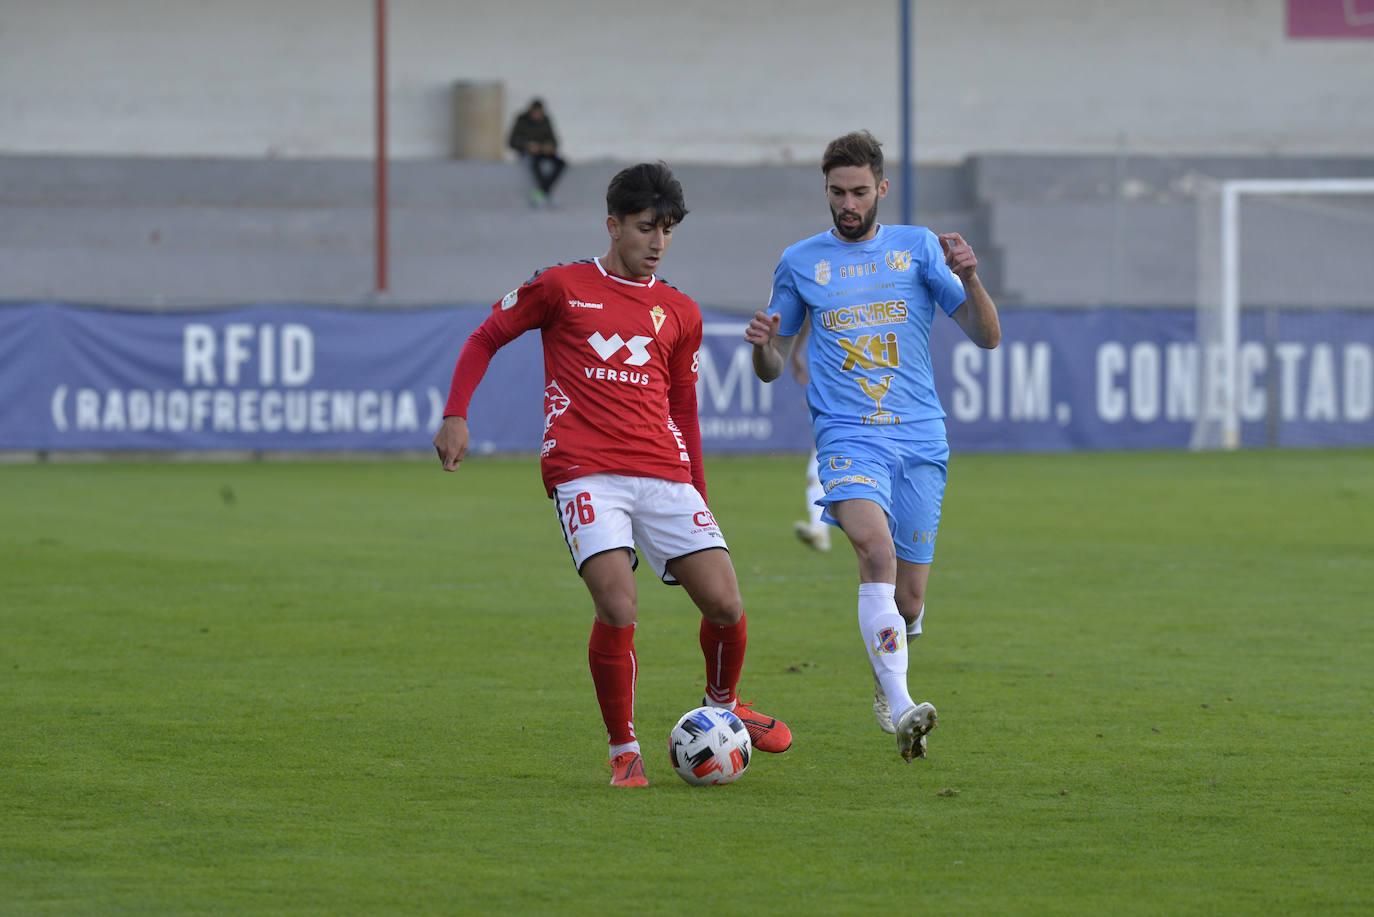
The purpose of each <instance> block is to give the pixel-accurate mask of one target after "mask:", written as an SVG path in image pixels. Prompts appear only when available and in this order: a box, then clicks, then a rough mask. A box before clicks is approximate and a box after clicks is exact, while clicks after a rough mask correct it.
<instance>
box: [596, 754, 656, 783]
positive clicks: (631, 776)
mask: <svg viewBox="0 0 1374 917" xmlns="http://www.w3.org/2000/svg"><path fill="white" fill-rule="evenodd" d="M606 763H607V764H609V765H610V766H611V786H648V785H649V778H648V777H646V776H644V757H643V756H642V755H641V754H640V753H639V752H637V751H622V752H621V753H620V754H618V755H616V756H615V757H614V758H612V759H611V760H609V761H607V762H606Z"/></svg>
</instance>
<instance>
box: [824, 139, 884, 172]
mask: <svg viewBox="0 0 1374 917" xmlns="http://www.w3.org/2000/svg"><path fill="white" fill-rule="evenodd" d="M840 166H857V167H859V168H863V167H864V166H868V167H869V168H870V169H872V170H873V181H874V182H881V181H882V180H883V145H882V144H881V143H879V142H878V141H877V140H875V139H874V138H873V135H872V134H870V133H869V132H868V131H852V132H850V133H848V134H845V135H844V136H843V137H836V138H835V139H834V140H832V141H830V143H829V145H828V146H826V148H825V155H824V156H822V157H821V173H822V174H823V175H829V174H830V170H831V169H835V168H838V167H840Z"/></svg>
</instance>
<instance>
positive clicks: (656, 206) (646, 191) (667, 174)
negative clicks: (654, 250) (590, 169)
mask: <svg viewBox="0 0 1374 917" xmlns="http://www.w3.org/2000/svg"><path fill="white" fill-rule="evenodd" d="M645 210H652V211H653V212H654V222H655V223H657V224H660V225H664V226H676V225H677V224H678V223H681V222H682V218H683V217H685V216H686V215H687V205H686V204H685V203H684V202H683V200H682V184H681V183H680V182H679V181H678V180H677V179H676V178H674V177H673V170H672V169H670V168H668V164H667V163H664V162H641V163H640V164H639V165H635V166H629V167H628V168H625V169H621V170H620V171H619V172H617V173H616V176H615V178H613V179H611V184H610V186H609V187H607V188H606V213H608V214H609V215H611V216H613V217H615V218H616V219H617V220H623V219H625V217H627V216H629V215H630V214H632V213H641V212H643V211H645Z"/></svg>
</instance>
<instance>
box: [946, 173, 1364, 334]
mask: <svg viewBox="0 0 1374 917" xmlns="http://www.w3.org/2000/svg"><path fill="white" fill-rule="evenodd" d="M970 173H971V180H972V182H973V188H974V190H973V193H974V195H975V196H976V197H977V198H978V199H979V200H981V201H983V202H984V203H985V204H986V206H987V212H988V219H989V231H990V238H991V241H992V243H993V245H994V246H995V247H996V248H997V249H999V250H1000V251H1002V252H1004V253H1005V261H1004V264H1003V268H1004V270H1003V274H1002V276H1001V278H1000V281H1001V293H1002V297H1001V301H1003V302H1006V303H1012V302H1026V303H1031V304H1036V305H1068V306H1093V305H1103V304H1106V305H1112V304H1139V305H1171V306H1187V307H1191V306H1193V305H1194V304H1195V303H1196V300H1197V280H1198V271H1197V261H1198V251H1199V246H1201V245H1203V244H1204V240H1203V239H1201V238H1200V236H1199V229H1198V203H1197V198H1196V194H1197V191H1198V189H1199V188H1200V187H1202V186H1203V185H1204V184H1205V183H1206V182H1208V181H1215V180H1220V179H1236V178H1369V177H1374V158H1371V159H1355V158H1334V157H1333V158H1321V157H1313V158H1284V159H1279V158H1271V157H1247V158H1240V157H1221V156H1197V157H1170V158H1162V157H1144V156H1121V157H1112V156H1020V155H988V156H980V157H977V158H976V159H975V160H973V161H972V162H971V166H970ZM1308 204H1309V205H1310V201H1309V202H1308ZM1322 210H1327V211H1328V212H1327V213H1325V214H1323V213H1322V212H1321V211H1322ZM1242 236H1243V239H1244V243H1243V249H1242V272H1243V273H1242V296H1243V299H1244V301H1245V302H1247V303H1249V304H1251V305H1275V306H1291V305H1298V306H1302V305H1313V306H1342V305H1361V304H1363V305H1369V304H1370V302H1371V299H1374V297H1372V296H1371V294H1370V292H1369V291H1370V290H1371V289H1374V258H1371V257H1370V252H1374V198H1370V199H1366V202H1365V203H1361V204H1359V205H1358V206H1357V207H1356V208H1355V209H1352V210H1347V211H1346V213H1344V214H1336V213H1333V212H1330V208H1323V207H1320V206H1318V207H1315V208H1314V207H1311V206H1296V207H1295V206H1292V205H1291V204H1289V205H1276V204H1267V205H1266V204H1263V203H1259V202H1255V203H1247V204H1246V206H1245V208H1244V212H1243V214H1242ZM1299 266H1301V268H1299ZM1318 274H1319V275H1320V276H1321V278H1322V280H1321V282H1320V283H1314V282H1313V277H1314V275H1318Z"/></svg>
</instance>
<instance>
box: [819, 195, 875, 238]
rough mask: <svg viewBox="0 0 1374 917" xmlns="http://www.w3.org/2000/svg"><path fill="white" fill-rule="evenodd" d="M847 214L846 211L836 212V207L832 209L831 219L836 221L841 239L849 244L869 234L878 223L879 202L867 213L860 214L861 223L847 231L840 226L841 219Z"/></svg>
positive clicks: (836, 227)
mask: <svg viewBox="0 0 1374 917" xmlns="http://www.w3.org/2000/svg"><path fill="white" fill-rule="evenodd" d="M845 214H846V211H841V210H836V209H835V208H834V207H831V208H830V218H831V219H832V220H834V221H835V231H836V232H837V233H839V234H840V238H841V239H845V240H846V241H849V242H857V241H859V240H860V239H862V238H863V237H864V236H865V235H867V234H868V231H869V230H870V229H872V228H873V224H874V223H876V222H878V202H877V201H874V202H873V206H872V207H870V208H869V209H868V212H867V213H861V214H859V223H858V225H857V226H856V227H854V228H853V229H846V228H845V227H844V226H842V225H841V224H840V217H841V216H844V215H845Z"/></svg>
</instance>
